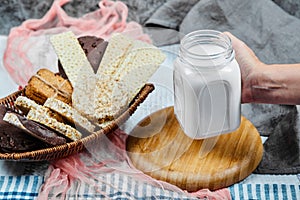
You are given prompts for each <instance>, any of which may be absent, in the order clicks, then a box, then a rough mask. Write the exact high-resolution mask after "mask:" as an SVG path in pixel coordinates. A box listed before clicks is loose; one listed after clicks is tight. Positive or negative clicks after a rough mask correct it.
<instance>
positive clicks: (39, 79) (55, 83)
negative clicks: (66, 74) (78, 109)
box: [25, 69, 73, 105]
mask: <svg viewBox="0 0 300 200" xmlns="http://www.w3.org/2000/svg"><path fill="white" fill-rule="evenodd" d="M72 92H73V88H72V85H71V84H70V82H69V81H68V80H66V79H64V78H62V77H61V76H59V75H57V74H54V73H53V72H51V71H50V70H48V69H40V70H39V71H38V72H37V73H36V75H34V76H32V77H31V78H30V80H29V81H28V85H27V86H26V88H25V95H26V96H27V97H28V98H30V99H32V100H34V101H36V102H37V103H38V104H41V105H42V104H44V102H45V101H46V100H47V98H49V97H54V98H56V99H59V100H61V101H63V102H65V103H67V104H71V103H72Z"/></svg>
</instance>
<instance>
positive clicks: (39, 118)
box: [27, 109, 82, 141]
mask: <svg viewBox="0 0 300 200" xmlns="http://www.w3.org/2000/svg"><path fill="white" fill-rule="evenodd" d="M27 118H28V119H30V120H33V121H36V122H39V123H41V124H44V125H45V126H48V127H50V128H52V129H54V130H56V131H58V132H59V133H61V134H63V135H65V136H66V137H68V138H70V139H71V140H73V141H76V140H79V139H80V138H81V137H82V135H81V133H80V132H79V131H77V130H76V129H74V128H73V127H71V126H69V125H67V124H64V123H61V122H58V121H57V120H56V119H54V118H52V117H49V115H47V113H44V112H43V110H40V109H31V110H30V111H29V112H28V114H27Z"/></svg>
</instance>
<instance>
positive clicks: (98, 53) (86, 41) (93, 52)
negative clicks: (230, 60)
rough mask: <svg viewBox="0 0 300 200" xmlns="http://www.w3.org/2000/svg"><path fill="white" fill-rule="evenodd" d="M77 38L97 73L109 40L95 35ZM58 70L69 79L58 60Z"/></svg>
mask: <svg viewBox="0 0 300 200" xmlns="http://www.w3.org/2000/svg"><path fill="white" fill-rule="evenodd" d="M77 40H78V42H79V44H80V46H81V48H82V49H83V51H84V53H85V55H86V57H87V59H88V61H89V62H90V64H91V66H92V68H93V70H94V72H95V73H96V72H97V70H98V67H99V65H100V62H101V60H102V57H103V54H104V52H105V49H106V47H107V45H108V42H107V41H105V40H103V39H102V38H98V37H95V36H83V37H79V38H78V39H77ZM58 70H59V74H60V75H61V76H62V77H63V78H65V79H67V75H66V73H65V71H64V69H63V67H62V65H61V63H60V61H58Z"/></svg>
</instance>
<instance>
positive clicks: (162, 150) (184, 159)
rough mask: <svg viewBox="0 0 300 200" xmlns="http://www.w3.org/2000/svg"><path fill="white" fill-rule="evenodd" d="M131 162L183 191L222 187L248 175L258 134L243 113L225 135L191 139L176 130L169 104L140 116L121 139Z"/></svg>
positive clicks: (259, 149) (256, 157) (259, 150)
mask: <svg viewBox="0 0 300 200" xmlns="http://www.w3.org/2000/svg"><path fill="white" fill-rule="evenodd" d="M127 152H128V156H129V158H130V159H131V161H132V164H133V165H134V166H135V167H136V168H137V169H139V170H141V171H143V172H144V173H146V174H148V175H150V176H151V177H153V178H155V179H158V180H162V181H166V182H169V183H171V184H173V185H176V186H178V187H180V188H181V189H183V190H187V191H197V190H199V189H203V188H208V189H210V190H216V189H220V188H224V187H228V186H230V185H232V184H234V183H237V182H239V181H240V180H243V179H244V178H246V177H247V176H248V175H250V174H251V173H252V172H253V171H254V170H255V168H256V167H257V166H258V164H259V162H260V161H261V159H262V154H263V145H262V141H261V138H260V135H259V133H258V132H257V130H256V128H255V127H254V126H253V125H252V123H251V122H250V121H249V120H247V119H246V118H245V117H242V119H241V125H240V127H239V128H238V129H237V130H236V131H234V132H232V133H228V134H223V135H220V136H217V137H214V138H209V139H205V140H192V139H191V138H189V137H187V136H186V135H185V134H184V133H183V131H182V130H181V128H180V125H179V123H178V121H177V119H176V117H175V115H174V110H173V107H168V108H166V109H163V110H159V111H157V112H155V113H153V114H151V115H149V116H148V117H146V118H145V119H144V120H142V121H141V122H140V123H139V124H138V125H137V126H136V127H135V128H134V129H133V131H132V132H131V133H130V136H129V137H128V139H127Z"/></svg>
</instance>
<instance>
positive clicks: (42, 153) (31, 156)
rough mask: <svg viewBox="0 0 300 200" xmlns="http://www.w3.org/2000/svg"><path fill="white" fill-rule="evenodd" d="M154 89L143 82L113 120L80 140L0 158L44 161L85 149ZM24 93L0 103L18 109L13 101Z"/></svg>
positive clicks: (6, 154)
mask: <svg viewBox="0 0 300 200" xmlns="http://www.w3.org/2000/svg"><path fill="white" fill-rule="evenodd" d="M153 90H154V85H153V84H145V86H144V87H143V88H142V89H141V90H140V91H139V93H138V94H137V95H136V97H135V98H134V99H133V100H132V102H131V103H130V104H129V107H128V108H127V109H126V110H125V111H124V112H123V113H122V114H121V115H120V116H118V117H117V118H116V119H115V120H113V121H112V122H111V123H109V124H108V125H107V126H106V127H105V128H103V129H100V130H99V131H97V132H95V133H93V134H91V135H89V136H87V137H84V138H82V139H80V140H77V141H74V142H69V143H66V144H63V145H59V146H55V147H50V148H45V149H39V150H34V151H28V152H21V153H0V159H3V160H32V161H44V160H54V159H58V158H63V157H67V156H69V155H71V154H74V153H79V152H81V151H83V150H84V149H85V147H86V146H91V145H96V143H97V141H98V140H99V139H100V137H101V136H103V135H104V134H107V133H109V132H112V131H114V130H116V129H117V128H118V127H119V126H120V125H121V124H123V123H124V122H125V121H126V120H127V119H128V118H129V117H130V116H131V115H132V114H133V113H134V112H135V111H136V109H137V108H138V106H139V105H140V104H141V103H142V102H143V101H144V100H145V99H146V98H147V96H148V95H149V94H150V93H151V92H152V91H153ZM20 95H23V96H24V95H25V89H22V90H20V91H17V92H14V93H12V94H10V95H9V96H7V97H4V98H2V99H0V104H2V105H5V106H6V107H9V108H11V109H13V110H15V111H18V109H17V108H16V107H15V105H14V101H15V100H16V99H17V97H18V96H20Z"/></svg>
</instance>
